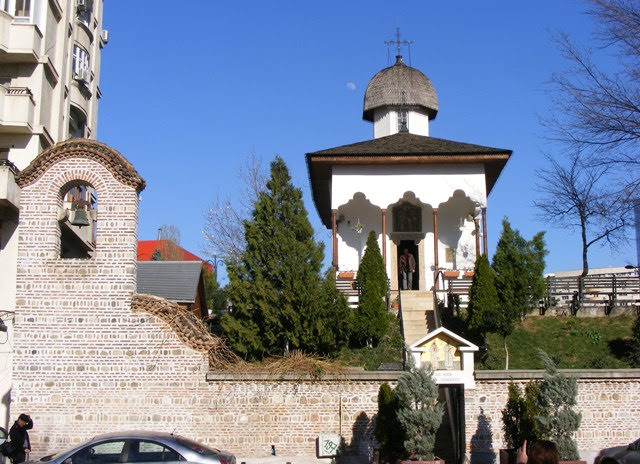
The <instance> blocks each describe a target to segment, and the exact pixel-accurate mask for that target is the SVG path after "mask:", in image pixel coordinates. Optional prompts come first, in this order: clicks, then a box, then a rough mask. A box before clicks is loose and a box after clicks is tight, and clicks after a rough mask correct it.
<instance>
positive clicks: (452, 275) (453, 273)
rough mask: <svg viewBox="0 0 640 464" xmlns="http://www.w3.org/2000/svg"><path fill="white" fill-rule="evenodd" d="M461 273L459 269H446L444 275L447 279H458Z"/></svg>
mask: <svg viewBox="0 0 640 464" xmlns="http://www.w3.org/2000/svg"><path fill="white" fill-rule="evenodd" d="M459 275H460V271H458V270H457V269H449V270H446V271H444V276H445V278H447V279H457V278H458V276H459Z"/></svg>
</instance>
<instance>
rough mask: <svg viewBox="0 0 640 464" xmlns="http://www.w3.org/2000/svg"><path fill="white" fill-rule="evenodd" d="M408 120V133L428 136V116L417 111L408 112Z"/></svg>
mask: <svg viewBox="0 0 640 464" xmlns="http://www.w3.org/2000/svg"><path fill="white" fill-rule="evenodd" d="M408 120H409V121H408V127H409V132H410V133H412V134H416V135H424V136H426V137H428V136H429V116H427V115H426V114H424V113H419V112H417V111H409V115H408Z"/></svg>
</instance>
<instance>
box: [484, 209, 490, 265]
mask: <svg viewBox="0 0 640 464" xmlns="http://www.w3.org/2000/svg"><path fill="white" fill-rule="evenodd" d="M482 248H483V250H484V254H485V255H487V258H488V257H489V247H488V245H487V208H486V207H485V208H482Z"/></svg>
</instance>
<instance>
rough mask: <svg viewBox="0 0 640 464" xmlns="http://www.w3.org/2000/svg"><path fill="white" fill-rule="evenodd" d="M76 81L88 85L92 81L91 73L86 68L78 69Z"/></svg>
mask: <svg viewBox="0 0 640 464" xmlns="http://www.w3.org/2000/svg"><path fill="white" fill-rule="evenodd" d="M76 80H77V81H79V82H84V83H85V84H88V83H89V81H90V80H91V71H89V70H88V69H85V68H81V69H78V70H77V71H76Z"/></svg>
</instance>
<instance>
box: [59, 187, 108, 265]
mask: <svg viewBox="0 0 640 464" xmlns="http://www.w3.org/2000/svg"><path fill="white" fill-rule="evenodd" d="M57 199H58V204H59V205H60V207H59V210H58V211H59V213H58V228H59V231H60V249H59V256H60V258H62V259H70V258H76V259H78V258H79V259H91V258H94V257H95V251H96V238H97V221H98V214H97V213H98V194H97V192H96V189H95V188H94V187H93V185H91V184H90V183H88V182H86V181H83V180H79V179H78V180H73V181H70V182H67V183H65V184H64V185H63V186H62V187H61V188H60V190H59V193H58V198H57Z"/></svg>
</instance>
